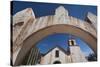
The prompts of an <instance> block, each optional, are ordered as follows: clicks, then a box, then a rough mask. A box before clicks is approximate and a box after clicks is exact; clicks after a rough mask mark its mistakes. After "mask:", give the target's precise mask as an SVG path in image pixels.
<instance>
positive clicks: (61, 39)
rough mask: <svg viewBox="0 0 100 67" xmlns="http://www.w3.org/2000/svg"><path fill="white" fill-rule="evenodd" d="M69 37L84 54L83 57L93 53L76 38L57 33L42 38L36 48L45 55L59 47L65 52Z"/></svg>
mask: <svg viewBox="0 0 100 67" xmlns="http://www.w3.org/2000/svg"><path fill="white" fill-rule="evenodd" d="M70 36H71V37H73V38H74V39H75V40H76V44H77V45H79V46H80V48H81V50H82V52H84V54H85V55H88V54H89V53H93V51H92V50H91V48H89V46H88V44H86V43H85V42H84V41H83V40H81V39H80V38H78V37H76V36H73V35H70V34H64V33H57V34H53V35H49V36H47V37H45V38H43V39H42V40H41V41H40V42H39V43H37V47H38V48H39V50H40V51H41V53H46V52H48V51H49V49H51V48H53V47H55V46H61V47H62V48H64V49H65V50H67V48H68V40H69V39H71V38H70Z"/></svg>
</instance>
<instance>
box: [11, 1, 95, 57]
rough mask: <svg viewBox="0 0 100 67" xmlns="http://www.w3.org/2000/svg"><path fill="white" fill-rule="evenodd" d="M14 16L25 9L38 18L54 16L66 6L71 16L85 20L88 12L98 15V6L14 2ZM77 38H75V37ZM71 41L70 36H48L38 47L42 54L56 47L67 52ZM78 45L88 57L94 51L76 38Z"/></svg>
mask: <svg viewBox="0 0 100 67" xmlns="http://www.w3.org/2000/svg"><path fill="white" fill-rule="evenodd" d="M12 5H13V9H12V15H14V14H15V13H17V12H18V11H21V10H23V9H25V8H32V9H33V11H34V13H35V16H36V17H41V16H46V15H54V12H55V9H56V8H57V7H59V6H64V7H65V9H67V10H68V11H69V15H70V16H74V17H76V18H79V19H82V20H84V19H85V18H86V14H87V12H92V13H93V14H95V15H97V7H96V6H87V5H72V4H55V3H39V2H22V1H13V4H12ZM74 37H75V36H74ZM68 39H69V34H59V33H58V34H54V35H50V36H47V37H46V38H44V39H42V40H41V41H40V42H39V43H38V44H37V47H38V48H39V49H40V51H41V53H46V52H47V51H48V50H49V49H50V48H52V47H54V46H55V45H59V46H61V47H63V48H64V49H65V50H66V48H67V47H68V45H67V41H68ZM75 39H76V42H77V44H78V45H79V46H80V47H81V49H82V51H83V52H84V53H85V54H86V55H88V54H89V53H91V52H92V50H91V49H90V48H89V47H88V46H87V44H86V43H85V42H84V41H82V40H81V39H80V38H78V37H75Z"/></svg>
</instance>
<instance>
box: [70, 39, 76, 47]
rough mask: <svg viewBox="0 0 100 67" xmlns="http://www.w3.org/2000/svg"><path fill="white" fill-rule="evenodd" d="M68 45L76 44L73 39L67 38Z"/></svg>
mask: <svg viewBox="0 0 100 67" xmlns="http://www.w3.org/2000/svg"><path fill="white" fill-rule="evenodd" d="M68 45H69V46H75V45H76V41H75V39H69V41H68Z"/></svg>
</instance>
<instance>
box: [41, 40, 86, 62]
mask: <svg viewBox="0 0 100 67" xmlns="http://www.w3.org/2000/svg"><path fill="white" fill-rule="evenodd" d="M73 62H87V59H86V58H85V55H84V54H83V52H82V51H81V49H80V47H79V46H78V45H76V43H75V40H69V49H68V50H65V49H64V48H62V47H60V46H56V47H54V48H52V49H50V50H49V51H48V52H47V53H46V54H45V55H43V56H42V57H41V61H40V64H63V63H73Z"/></svg>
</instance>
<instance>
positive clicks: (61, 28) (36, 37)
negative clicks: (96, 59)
mask: <svg viewBox="0 0 100 67" xmlns="http://www.w3.org/2000/svg"><path fill="white" fill-rule="evenodd" d="M55 33H68V34H72V35H75V36H77V37H80V38H81V39H82V40H84V41H85V42H86V43H87V44H88V45H89V46H90V47H91V48H92V49H93V51H94V52H95V53H96V54H97V39H96V38H95V37H94V36H93V35H91V34H89V33H88V32H86V31H84V30H82V29H80V28H78V27H75V26H72V25H65V24H58V25H52V26H48V27H46V28H43V29H40V30H38V31H37V32H35V33H32V34H31V35H30V36H29V37H28V38H27V39H25V40H24V41H23V46H22V48H21V50H20V52H19V54H18V55H17V58H16V60H15V64H14V65H20V63H21V62H22V60H23V58H24V57H25V55H26V54H27V52H28V51H29V50H30V49H31V48H32V47H34V46H35V45H36V43H37V42H39V41H40V40H41V39H42V38H44V37H46V36H48V35H51V34H55Z"/></svg>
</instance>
